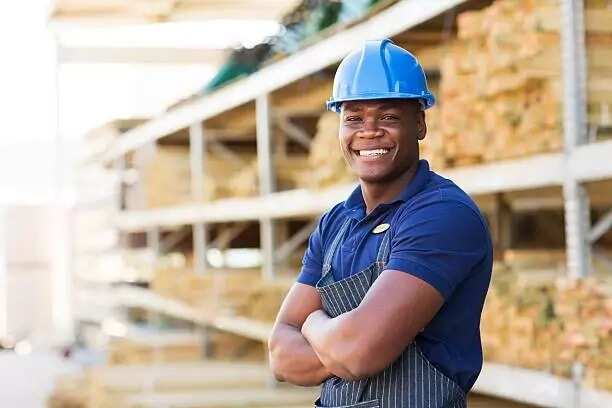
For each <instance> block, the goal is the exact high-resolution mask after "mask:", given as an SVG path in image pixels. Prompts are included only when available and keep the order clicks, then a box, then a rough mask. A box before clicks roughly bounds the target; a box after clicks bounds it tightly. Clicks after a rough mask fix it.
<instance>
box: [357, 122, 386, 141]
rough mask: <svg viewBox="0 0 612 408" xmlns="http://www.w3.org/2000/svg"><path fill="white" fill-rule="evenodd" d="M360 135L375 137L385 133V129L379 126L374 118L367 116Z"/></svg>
mask: <svg viewBox="0 0 612 408" xmlns="http://www.w3.org/2000/svg"><path fill="white" fill-rule="evenodd" d="M359 133H360V134H359V136H361V137H363V138H368V139H369V138H375V137H381V136H382V135H383V130H382V129H381V128H380V127H378V123H377V121H376V119H374V118H367V119H366V120H364V121H363V127H362V129H361V131H360V132H359Z"/></svg>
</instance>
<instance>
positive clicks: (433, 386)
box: [314, 220, 466, 408]
mask: <svg viewBox="0 0 612 408" xmlns="http://www.w3.org/2000/svg"><path fill="white" fill-rule="evenodd" d="M349 223H350V220H347V221H346V222H345V223H344V224H343V225H342V227H341V228H340V231H339V232H338V234H337V235H336V237H335V238H334V240H333V242H332V244H331V246H330V248H329V249H328V251H327V252H326V254H325V257H324V259H323V270H322V273H321V278H320V279H319V281H318V282H317V283H316V289H317V291H318V292H319V294H320V295H321V302H322V304H323V310H325V312H326V313H327V314H328V315H329V316H330V317H332V318H333V317H336V316H339V315H341V314H343V313H346V312H348V311H350V310H353V309H354V308H356V307H357V306H358V305H359V304H360V303H361V300H362V299H363V298H364V296H365V294H366V292H367V291H368V289H369V288H370V286H371V285H372V283H374V281H375V280H376V278H377V277H378V276H379V275H380V274H381V273H382V271H383V270H384V268H385V264H386V262H387V258H388V256H389V245H390V244H389V243H390V234H389V231H390V230H391V229H388V230H387V231H386V232H385V235H384V237H383V239H382V242H381V245H380V247H379V249H378V254H377V257H376V261H375V262H374V263H372V264H371V265H370V266H368V267H367V268H366V269H364V270H362V271H360V272H358V273H356V274H354V275H351V276H349V277H347V278H344V279H341V280H339V281H335V280H334V277H333V274H332V273H331V262H332V259H333V256H334V254H335V252H336V250H337V248H338V246H339V245H340V241H341V239H342V237H343V236H344V233H345V232H346V230H347V228H348V226H349ZM314 406H315V407H329V408H383V407H384V408H408V407H410V408H426V407H431V408H465V407H466V396H465V392H464V391H463V389H462V388H461V387H460V386H459V385H457V383H455V382H454V381H453V380H451V379H450V378H449V377H447V376H446V375H444V374H443V373H442V372H441V371H439V370H438V369H437V368H436V367H434V365H433V364H431V363H430V362H429V361H428V360H427V358H426V357H425V356H424V355H423V353H422V352H421V350H420V348H419V347H418V346H417V344H416V342H415V341H413V342H412V343H411V344H410V345H408V346H407V347H406V349H404V351H403V352H402V354H401V355H400V356H399V357H398V358H397V359H396V360H395V361H394V362H393V363H392V364H391V365H389V366H388V367H387V368H385V369H384V370H383V371H382V372H380V373H378V374H376V375H374V376H372V377H367V378H362V379H359V380H356V381H347V380H344V379H342V378H339V377H336V376H333V377H330V378H328V379H327V380H325V382H324V383H323V384H322V388H321V396H320V397H319V398H318V399H317V400H316V401H315V403H314Z"/></svg>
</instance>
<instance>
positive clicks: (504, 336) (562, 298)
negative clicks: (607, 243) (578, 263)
mask: <svg viewBox="0 0 612 408" xmlns="http://www.w3.org/2000/svg"><path fill="white" fill-rule="evenodd" d="M563 264H564V256H563V253H562V252H561V251H550V252H548V251H541V250H522V251H518V250H513V251H508V253H507V254H505V256H504V258H503V260H502V261H501V262H499V263H496V264H495V265H494V270H493V278H492V285H491V288H490V289H489V293H488V295H487V299H486V302H485V307H484V310H483V314H482V320H481V331H482V342H483V348H484V356H485V359H486V360H489V361H494V362H499V363H504V364H509V365H518V366H521V367H526V368H532V369H538V370H546V371H550V372H552V373H553V374H555V375H560V376H565V377H569V376H570V372H571V366H572V364H573V363H574V362H581V363H583V364H584V365H585V368H586V378H585V379H586V382H587V383H588V385H590V386H593V387H596V388H603V389H612V367H611V364H610V361H612V279H610V277H609V274H607V275H605V274H602V275H597V276H596V277H590V278H586V279H579V280H573V279H569V278H567V277H566V273H565V271H564V270H563V267H562V265H563Z"/></svg>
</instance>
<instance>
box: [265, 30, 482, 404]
mask: <svg viewBox="0 0 612 408" xmlns="http://www.w3.org/2000/svg"><path fill="white" fill-rule="evenodd" d="M434 103H435V100H434V97H433V95H432V94H431V93H430V92H429V90H428V87H427V81H426V78H425V74H424V72H423V69H422V67H421V66H420V65H419V63H418V61H417V60H416V59H415V58H414V56H413V55H412V54H410V53H409V52H408V51H406V50H404V49H403V48H401V47H399V46H397V45H395V44H394V43H393V42H392V41H390V40H388V39H386V40H382V41H367V42H366V43H365V45H364V46H363V47H362V48H361V49H359V50H356V51H354V52H352V53H351V54H349V55H348V56H347V57H346V58H345V59H344V60H343V61H342V63H341V64H340V66H339V67H338V71H337V73H336V77H335V79H334V89H333V97H332V99H331V100H330V101H329V102H328V108H329V109H331V110H333V111H336V112H338V113H339V114H340V119H341V123H340V132H339V137H340V146H341V150H342V154H343V155H344V158H345V159H346V161H347V163H348V164H349V165H350V166H351V168H352V169H353V171H354V172H355V173H356V174H357V176H358V178H359V186H358V187H357V188H356V189H355V190H354V191H353V193H352V194H351V195H350V196H349V197H348V199H347V200H346V201H344V202H342V203H339V204H337V205H336V206H334V207H333V208H332V209H331V210H330V211H328V212H327V213H326V214H324V216H323V217H322V218H321V220H320V222H319V224H318V227H317V228H316V230H315V231H314V232H313V233H312V235H311V236H310V239H309V243H308V249H307V251H306V253H305V255H304V259H303V267H302V270H301V272H300V275H299V276H298V279H297V282H296V283H295V284H294V285H293V287H292V288H291V290H290V291H289V293H288V294H287V296H286V298H285V300H284V302H283V305H282V306H281V309H280V311H279V314H278V317H277V319H276V322H275V325H274V328H273V331H272V334H271V336H270V339H269V342H268V346H269V350H270V364H271V367H272V370H273V372H274V374H275V376H276V378H277V379H278V380H279V381H287V382H290V383H293V384H298V385H305V386H306V385H316V384H321V383H323V385H322V389H321V396H320V398H318V399H317V401H315V406H320V407H361V408H363V407H409V406H410V407H415V408H416V407H465V406H466V394H467V393H468V392H469V390H470V388H471V387H472V385H473V384H474V382H475V380H476V378H477V377H478V374H479V373H480V370H481V367H482V349H481V342H480V330H479V325H480V315H481V312H482V307H483V303H484V299H485V295H486V292H487V288H488V286H489V281H490V278H491V268H492V244H491V239H490V235H489V232H488V229H487V226H486V223H485V220H484V219H483V217H482V216H481V214H480V212H479V210H478V207H477V206H476V205H475V204H474V202H473V201H472V200H471V199H470V198H469V196H468V195H467V194H466V193H464V192H463V191H462V190H461V189H460V188H459V187H457V186H456V185H455V184H454V183H453V182H452V181H450V180H448V179H445V178H443V177H441V176H439V175H437V174H436V173H434V172H433V171H430V169H429V165H428V163H427V161H425V160H419V146H418V143H419V141H421V140H423V139H424V138H425V134H426V132H427V127H426V124H425V114H424V111H423V110H424V109H427V108H429V107H431V106H432V105H433V104H434Z"/></svg>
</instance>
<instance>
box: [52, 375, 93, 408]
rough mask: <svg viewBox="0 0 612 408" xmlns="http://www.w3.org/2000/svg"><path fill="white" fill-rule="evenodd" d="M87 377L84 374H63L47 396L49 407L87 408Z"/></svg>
mask: <svg viewBox="0 0 612 408" xmlns="http://www.w3.org/2000/svg"><path fill="white" fill-rule="evenodd" d="M87 399H88V394H87V379H86V378H85V376H83V375H76V374H71V375H63V376H60V377H58V378H57V379H56V380H55V388H54V389H53V392H52V393H51V395H49V398H47V408H87V407H88V405H87Z"/></svg>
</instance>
